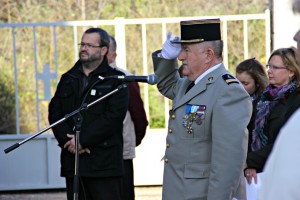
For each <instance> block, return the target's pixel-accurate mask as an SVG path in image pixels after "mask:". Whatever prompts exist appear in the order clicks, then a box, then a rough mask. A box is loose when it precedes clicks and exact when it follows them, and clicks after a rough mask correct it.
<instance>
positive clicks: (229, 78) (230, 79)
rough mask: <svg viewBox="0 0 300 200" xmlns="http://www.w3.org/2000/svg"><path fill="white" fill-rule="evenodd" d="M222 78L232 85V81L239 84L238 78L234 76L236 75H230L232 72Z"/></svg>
mask: <svg viewBox="0 0 300 200" xmlns="http://www.w3.org/2000/svg"><path fill="white" fill-rule="evenodd" d="M222 78H223V79H224V81H225V82H226V83H227V84H228V85H230V84H231V83H237V84H239V82H238V80H237V79H236V78H234V76H232V75H230V74H224V75H223V76H222Z"/></svg>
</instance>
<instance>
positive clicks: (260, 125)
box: [251, 80, 298, 151]
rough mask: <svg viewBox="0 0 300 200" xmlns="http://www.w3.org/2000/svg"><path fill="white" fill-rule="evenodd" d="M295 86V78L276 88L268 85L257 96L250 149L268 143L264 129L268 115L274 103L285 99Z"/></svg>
mask: <svg viewBox="0 0 300 200" xmlns="http://www.w3.org/2000/svg"><path fill="white" fill-rule="evenodd" d="M297 87H298V82H297V80H294V81H292V82H290V83H288V84H286V85H284V86H282V87H278V88H275V87H273V86H272V85H268V86H267V88H266V89H265V90H264V91H263V93H262V94H261V95H260V96H259V97H258V98H259V100H258V103H257V106H256V117H255V122H254V129H253V131H252V144H251V149H252V151H257V150H259V149H261V148H262V147H264V146H266V145H267V144H268V137H267V136H266V134H265V131H264V128H265V125H266V121H267V118H268V116H269V115H270V113H271V112H272V110H273V108H274V107H275V105H276V104H277V103H278V102H279V101H284V100H286V99H287V98H288V97H289V95H290V94H291V93H292V92H293V91H295V89H296V88H297Z"/></svg>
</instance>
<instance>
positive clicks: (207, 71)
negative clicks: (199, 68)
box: [195, 63, 222, 85]
mask: <svg viewBox="0 0 300 200" xmlns="http://www.w3.org/2000/svg"><path fill="white" fill-rule="evenodd" d="M221 65H222V63H219V64H216V65H215V66H213V67H211V68H209V69H208V70H206V71H205V72H204V73H203V74H201V75H200V76H198V78H196V80H195V85H196V84H197V83H198V82H199V81H201V79H203V77H204V76H206V75H207V74H209V73H210V72H212V71H214V70H216V69H218V68H219V67H220V66H221Z"/></svg>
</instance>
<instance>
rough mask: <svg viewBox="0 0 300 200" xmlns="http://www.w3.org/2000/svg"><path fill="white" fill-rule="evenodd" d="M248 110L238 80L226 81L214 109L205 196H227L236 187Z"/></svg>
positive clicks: (249, 110) (243, 159)
mask: <svg viewBox="0 0 300 200" xmlns="http://www.w3.org/2000/svg"><path fill="white" fill-rule="evenodd" d="M251 113H252V104H251V101H250V98H249V95H248V94H247V93H246V92H245V90H243V89H242V88H241V86H240V85H239V84H238V83H232V84H228V85H227V84H225V86H224V88H223V89H222V91H220V96H219V97H218V100H217V101H216V105H214V108H213V117H212V125H211V126H212V157H211V159H212V160H211V163H212V164H211V172H210V179H209V188H208V199H229V197H231V195H232V193H234V192H235V190H236V189H237V187H238V184H239V181H240V179H241V175H242V171H243V165H244V163H245V160H246V153H247V144H248V143H247V141H248V130H247V125H248V123H249V120H250V117H251Z"/></svg>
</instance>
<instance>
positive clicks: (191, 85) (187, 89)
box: [185, 81, 195, 94]
mask: <svg viewBox="0 0 300 200" xmlns="http://www.w3.org/2000/svg"><path fill="white" fill-rule="evenodd" d="M194 85H195V83H194V81H193V82H191V84H189V86H188V87H187V88H186V91H185V94H186V93H187V92H188V91H189V90H190V89H191V88H192V87H193V86H194Z"/></svg>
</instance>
